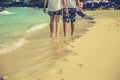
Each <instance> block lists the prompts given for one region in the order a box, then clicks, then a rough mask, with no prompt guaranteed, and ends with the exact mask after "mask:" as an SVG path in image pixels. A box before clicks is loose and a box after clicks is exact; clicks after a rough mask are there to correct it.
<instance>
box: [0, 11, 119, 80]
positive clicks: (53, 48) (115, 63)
mask: <svg viewBox="0 0 120 80" xmlns="http://www.w3.org/2000/svg"><path fill="white" fill-rule="evenodd" d="M108 13H109V12H106V14H101V12H100V13H97V12H90V14H91V15H92V16H94V17H95V20H92V21H91V20H85V19H82V20H81V19H80V20H78V21H77V22H76V25H77V27H76V35H75V39H74V40H72V39H71V38H70V36H68V38H64V37H63V32H62V28H61V29H60V39H58V40H57V39H51V38H50V37H49V27H45V28H43V29H41V30H38V31H36V32H34V33H32V34H30V36H29V37H28V38H27V40H29V43H26V44H25V45H24V46H22V47H20V48H19V49H17V50H15V51H13V52H12V53H10V54H7V55H6V54H5V55H2V56H0V63H2V64H0V67H1V68H0V69H1V70H0V71H1V73H2V74H1V75H2V76H6V75H7V76H8V78H9V80H18V79H19V80H23V79H24V80H48V79H49V80H81V79H82V80H88V79H89V80H117V78H119V76H117V75H119V66H120V65H119V61H120V59H119V56H120V55H119V53H120V50H119V47H120V43H119V41H120V38H119V36H120V34H119V33H120V31H119V30H120V28H119V27H117V28H116V27H115V25H114V24H116V25H118V24H119V18H117V16H118V15H112V14H113V13H110V14H109V15H108ZM97 14H101V15H100V16H105V17H100V16H99V15H97ZM118 14H119V13H118ZM106 15H107V17H106ZM111 15H112V16H116V18H117V19H116V18H112V17H111ZM109 16H110V17H109ZM118 17H119V16H118ZM79 21H80V22H79ZM114 22H117V23H114ZM101 23H102V24H101ZM112 23H114V24H112ZM93 24H94V25H93ZM110 25H111V26H110ZM114 73H115V74H114ZM115 75H116V76H115Z"/></svg>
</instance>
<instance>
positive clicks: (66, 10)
mask: <svg viewBox="0 0 120 80" xmlns="http://www.w3.org/2000/svg"><path fill="white" fill-rule="evenodd" d="M64 10H65V12H66V13H67V16H69V12H68V8H65V9H64Z"/></svg>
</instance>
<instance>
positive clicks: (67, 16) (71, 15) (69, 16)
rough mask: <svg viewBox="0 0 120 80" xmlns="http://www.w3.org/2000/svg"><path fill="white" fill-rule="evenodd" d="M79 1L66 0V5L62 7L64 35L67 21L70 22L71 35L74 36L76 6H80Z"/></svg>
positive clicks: (66, 30) (66, 31)
mask: <svg viewBox="0 0 120 80" xmlns="http://www.w3.org/2000/svg"><path fill="white" fill-rule="evenodd" d="M79 3H80V1H79V0H66V7H65V8H64V9H63V29H64V36H67V33H68V23H69V22H70V23H71V35H72V36H74V34H75V21H76V7H78V8H79V7H80V4H79ZM66 8H67V9H68V10H67V11H68V12H67V11H66Z"/></svg>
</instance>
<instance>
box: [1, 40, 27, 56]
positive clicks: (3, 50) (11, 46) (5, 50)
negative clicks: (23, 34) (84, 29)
mask: <svg viewBox="0 0 120 80" xmlns="http://www.w3.org/2000/svg"><path fill="white" fill-rule="evenodd" d="M27 42H28V41H27V40H26V39H20V40H18V41H16V42H14V43H11V44H9V45H2V48H1V49H0V54H4V53H10V52H12V51H13V50H16V49H17V48H19V47H20V46H23V45H24V44H25V43H27Z"/></svg>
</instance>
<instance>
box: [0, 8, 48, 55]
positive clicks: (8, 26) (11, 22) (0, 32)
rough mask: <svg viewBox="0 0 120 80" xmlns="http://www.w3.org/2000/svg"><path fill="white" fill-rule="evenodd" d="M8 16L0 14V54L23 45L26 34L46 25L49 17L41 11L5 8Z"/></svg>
mask: <svg viewBox="0 0 120 80" xmlns="http://www.w3.org/2000/svg"><path fill="white" fill-rule="evenodd" d="M6 10H7V11H9V12H10V13H9V14H0V54H3V53H8V52H11V51H13V50H14V49H16V48H18V47H19V46H22V45H24V44H25V43H26V42H27V40H26V37H27V36H26V33H30V32H34V31H35V30H38V29H41V28H43V27H45V26H47V25H48V22H49V16H48V14H45V13H43V11H42V9H33V8H6Z"/></svg>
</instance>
